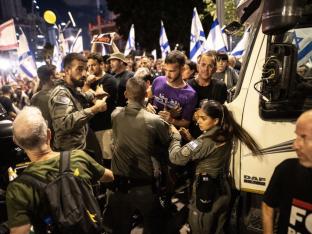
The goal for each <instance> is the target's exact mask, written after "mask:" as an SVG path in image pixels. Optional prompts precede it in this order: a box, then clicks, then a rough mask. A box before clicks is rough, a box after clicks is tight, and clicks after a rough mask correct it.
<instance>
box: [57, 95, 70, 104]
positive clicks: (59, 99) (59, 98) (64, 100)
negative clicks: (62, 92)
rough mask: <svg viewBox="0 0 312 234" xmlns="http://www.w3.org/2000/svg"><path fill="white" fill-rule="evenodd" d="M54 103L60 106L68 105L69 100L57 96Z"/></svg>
mask: <svg viewBox="0 0 312 234" xmlns="http://www.w3.org/2000/svg"><path fill="white" fill-rule="evenodd" d="M56 101H57V102H59V103H62V104H69V103H70V99H69V98H68V97H65V96H57V98H56Z"/></svg>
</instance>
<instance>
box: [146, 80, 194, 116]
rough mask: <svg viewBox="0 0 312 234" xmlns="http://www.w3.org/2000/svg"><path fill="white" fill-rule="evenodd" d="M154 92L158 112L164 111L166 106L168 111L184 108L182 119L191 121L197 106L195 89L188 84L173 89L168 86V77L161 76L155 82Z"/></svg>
mask: <svg viewBox="0 0 312 234" xmlns="http://www.w3.org/2000/svg"><path fill="white" fill-rule="evenodd" d="M152 92H153V94H154V95H155V98H154V103H153V105H154V106H157V107H158V109H157V111H162V110H163V109H164V105H165V104H166V106H167V109H168V110H170V109H172V108H175V107H176V106H177V105H178V106H179V107H182V113H181V118H182V119H185V120H187V121H191V120H192V117H193V114H194V111H195V107H196V104H197V94H196V92H195V91H194V89H193V88H192V87H191V86H190V85H189V84H188V83H186V85H185V86H184V87H183V88H179V89H176V88H172V87H170V86H169V85H168V84H167V77H165V76H159V77H157V78H156V79H155V80H154V81H153V85H152Z"/></svg>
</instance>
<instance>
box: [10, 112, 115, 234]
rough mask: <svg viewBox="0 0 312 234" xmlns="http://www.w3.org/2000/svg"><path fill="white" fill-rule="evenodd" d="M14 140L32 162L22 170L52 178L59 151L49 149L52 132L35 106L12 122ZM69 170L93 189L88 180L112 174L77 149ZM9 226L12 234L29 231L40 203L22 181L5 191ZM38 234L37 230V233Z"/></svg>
mask: <svg viewBox="0 0 312 234" xmlns="http://www.w3.org/2000/svg"><path fill="white" fill-rule="evenodd" d="M13 140H14V142H15V143H16V144H17V145H18V146H19V147H20V148H22V149H23V150H24V151H25V152H26V154H27V156H28V157H29V159H30V161H31V164H29V165H28V166H27V168H26V169H25V170H24V172H27V173H33V174H35V175H36V176H39V177H40V178H42V180H48V181H51V180H53V179H54V178H56V177H57V176H58V173H59V166H60V153H58V152H54V151H52V149H51V148H50V144H49V142H50V140H51V131H50V130H49V129H48V127H47V125H46V123H45V120H44V119H43V117H42V115H41V112H40V110H39V109H37V108H36V107H25V108H24V110H22V111H21V112H20V114H19V115H18V116H17V118H16V119H15V121H14V124H13ZM70 170H71V173H72V174H74V172H77V171H79V173H78V174H76V173H75V175H76V176H78V177H79V178H80V179H81V180H82V182H83V183H85V185H86V186H87V187H88V188H89V189H90V191H92V186H91V181H98V180H99V181H101V182H104V183H106V182H110V181H113V179H114V177H113V174H112V172H111V171H110V170H108V169H104V167H102V166H100V165H99V164H97V163H96V162H95V161H94V160H93V159H92V158H91V157H90V156H88V155H87V154H86V153H84V152H83V151H80V150H74V151H72V152H71V157H70ZM6 199H7V211H8V226H9V228H10V232H11V233H29V232H30V227H31V225H34V229H35V232H36V233H37V226H36V224H34V223H32V221H33V220H34V218H35V217H34V215H35V213H36V211H37V208H38V206H39V204H40V199H41V197H40V193H39V192H38V190H37V189H34V188H32V187H29V186H28V185H25V184H23V183H22V182H18V181H14V182H12V183H10V184H9V186H8V188H7V191H6ZM38 233H39V232H38Z"/></svg>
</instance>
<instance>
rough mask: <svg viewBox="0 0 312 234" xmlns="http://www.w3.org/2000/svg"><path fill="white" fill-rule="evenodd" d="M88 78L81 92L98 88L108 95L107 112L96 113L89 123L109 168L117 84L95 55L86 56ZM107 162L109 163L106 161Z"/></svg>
mask: <svg viewBox="0 0 312 234" xmlns="http://www.w3.org/2000/svg"><path fill="white" fill-rule="evenodd" d="M88 65H89V72H90V76H89V77H88V79H87V81H86V83H85V85H84V87H83V89H82V91H84V92H86V91H91V92H92V91H93V92H94V91H96V89H97V88H98V87H100V86H102V87H103V90H104V91H105V92H106V93H108V94H109V97H108V98H107V99H106V103H107V110H106V111H104V112H100V113H97V114H96V115H95V116H94V117H93V118H92V119H91V120H90V122H89V125H90V127H91V129H92V130H93V131H94V132H95V135H96V138H97V139H98V141H99V144H100V147H101V150H102V156H103V158H104V159H105V160H104V165H105V166H107V167H109V166H110V165H109V164H110V160H111V159H112V151H111V144H112V135H113V133H112V123H111V114H112V112H113V111H114V110H115V108H116V106H117V82H116V79H115V77H114V76H112V75H110V74H107V73H105V72H104V70H103V67H104V63H103V57H102V56H100V55H99V54H97V53H91V54H90V55H89V56H88ZM107 160H109V161H107Z"/></svg>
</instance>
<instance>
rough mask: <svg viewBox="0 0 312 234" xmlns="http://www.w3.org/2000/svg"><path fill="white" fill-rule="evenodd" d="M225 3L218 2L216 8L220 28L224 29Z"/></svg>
mask: <svg viewBox="0 0 312 234" xmlns="http://www.w3.org/2000/svg"><path fill="white" fill-rule="evenodd" d="M224 1H225V0H216V8H217V18H218V21H219V24H220V28H222V27H223V26H224V24H225V21H224V14H225V11H224Z"/></svg>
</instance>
